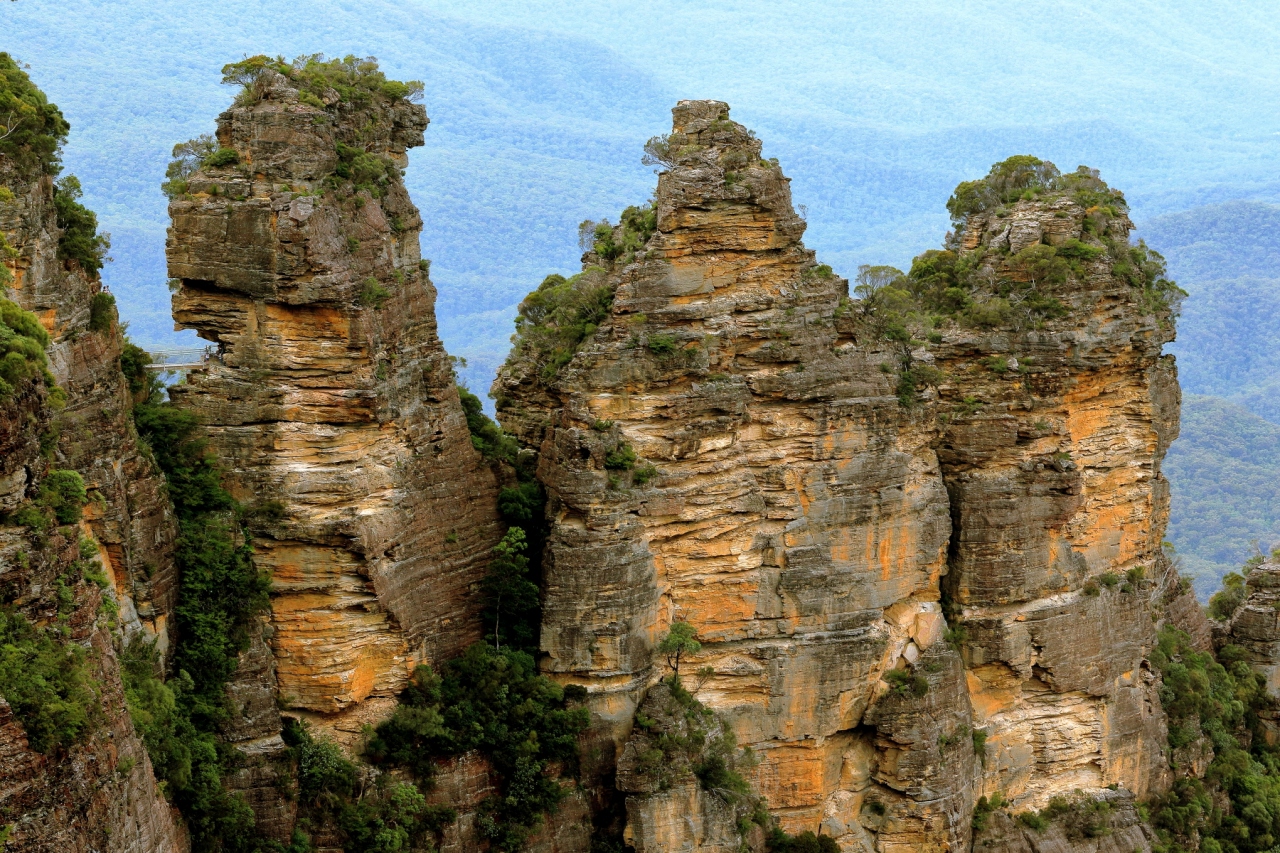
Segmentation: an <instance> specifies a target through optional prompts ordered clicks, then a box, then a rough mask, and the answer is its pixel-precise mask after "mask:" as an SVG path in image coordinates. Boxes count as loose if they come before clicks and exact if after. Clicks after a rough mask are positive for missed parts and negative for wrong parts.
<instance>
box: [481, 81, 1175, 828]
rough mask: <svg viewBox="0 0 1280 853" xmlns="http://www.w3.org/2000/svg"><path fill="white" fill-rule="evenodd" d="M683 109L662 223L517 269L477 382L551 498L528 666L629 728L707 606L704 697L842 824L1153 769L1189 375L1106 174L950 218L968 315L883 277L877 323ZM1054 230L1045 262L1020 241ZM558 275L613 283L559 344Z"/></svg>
mask: <svg viewBox="0 0 1280 853" xmlns="http://www.w3.org/2000/svg"><path fill="white" fill-rule="evenodd" d="M673 114H674V119H675V121H674V128H673V132H672V134H671V135H670V136H669V137H667V138H665V139H663V140H659V141H658V144H657V145H653V146H651V148H652V149H653V150H652V151H651V152H650V153H651V154H654V155H655V156H657V157H658V159H660V160H662V161H663V164H664V165H665V166H666V171H664V172H662V173H661V175H660V177H659V181H658V189H657V193H656V196H655V207H656V231H655V232H654V233H653V234H652V236H649V235H648V234H641V235H640V236H641V237H642V239H640V240H636V239H635V229H634V228H631V226H628V225H626V223H624V225H622V226H619V227H617V228H614V229H613V233H612V235H610V234H609V233H608V229H606V230H605V231H600V232H597V241H596V244H595V248H594V251H592V252H589V253H588V255H587V256H586V257H585V258H584V272H583V273H582V274H581V275H580V276H578V277H575V278H574V279H571V280H569V281H568V282H567V283H565V284H563V285H555V284H554V282H551V280H549V283H544V285H543V288H542V289H540V291H539V292H538V293H537V294H533V295H531V296H530V299H529V300H526V303H525V304H524V306H522V320H521V323H523V324H524V325H521V326H518V328H519V329H520V330H521V332H520V338H519V340H518V341H517V344H516V348H515V350H514V351H513V354H512V356H511V358H510V359H509V360H508V362H507V364H506V366H504V368H503V370H502V371H501V372H500V374H499V377H498V380H497V382H496V383H495V385H494V390H493V394H494V397H495V398H496V399H497V400H498V406H499V418H500V420H501V421H502V423H503V424H504V426H505V427H506V428H507V429H508V430H510V431H512V432H513V433H515V434H517V435H518V436H519V437H520V439H521V440H522V442H523V443H524V444H525V445H526V446H528V447H530V448H533V449H536V450H537V451H538V452H539V454H540V460H539V467H538V476H539V479H540V480H541V481H542V482H543V483H544V485H545V486H546V488H547V492H548V496H549V501H548V510H547V513H548V519H549V522H550V524H551V532H550V536H549V544H548V547H547V553H546V556H545V561H544V616H543V632H542V648H543V651H544V653H545V656H546V657H545V659H544V662H543V666H544V670H545V671H546V672H548V673H550V674H551V675H553V676H554V677H556V678H557V679H559V680H561V681H563V682H566V683H575V684H580V685H583V686H584V687H586V688H587V689H588V690H589V691H590V699H589V703H590V707H591V708H592V710H593V712H594V715H595V717H594V719H595V721H596V722H595V727H596V731H597V733H599V734H600V735H605V734H607V736H608V739H611V740H612V742H613V743H614V744H615V750H616V751H615V755H619V754H624V753H622V745H623V744H624V743H625V742H626V741H627V738H628V734H629V732H630V731H631V726H632V720H633V717H634V714H635V710H636V708H637V705H638V703H639V702H640V701H641V699H642V697H643V696H644V695H645V692H646V690H649V689H651V685H653V684H654V683H655V682H656V680H657V679H658V678H659V677H660V676H661V675H662V674H663V672H664V669H665V668H664V665H663V662H662V660H661V659H660V658H659V657H657V656H655V654H654V648H655V645H656V644H657V643H658V641H659V640H660V639H661V638H662V637H663V636H664V635H665V633H666V632H667V630H668V627H669V626H670V625H671V624H673V623H674V622H677V621H683V622H688V623H690V624H691V625H692V626H693V627H694V628H695V630H696V633H697V637H698V639H699V640H700V641H701V642H702V648H701V651H700V652H699V653H698V654H697V655H695V657H694V659H693V660H691V661H690V662H689V664H688V665H689V666H690V667H691V668H695V669H699V670H701V671H702V672H703V674H704V675H705V677H703V678H700V679H699V680H700V681H701V687H700V689H699V690H698V691H697V698H698V699H700V700H701V701H702V702H704V703H705V704H706V705H707V706H709V707H711V708H713V709H714V710H715V711H716V712H717V713H718V714H719V715H721V716H722V718H723V719H724V720H726V721H727V722H728V723H729V725H731V726H732V728H733V730H734V731H735V733H736V735H737V738H738V740H739V742H740V743H742V744H743V745H748V746H750V747H751V748H752V749H753V750H754V752H755V754H756V756H757V757H758V759H759V764H758V766H757V768H756V769H755V770H754V772H753V773H752V774H751V781H752V783H753V785H754V787H755V789H756V790H757V791H758V792H759V793H760V794H761V795H763V796H764V798H765V799H766V801H767V803H768V806H769V809H770V811H771V812H773V813H774V814H775V815H776V816H777V817H778V818H779V819H780V820H781V822H782V824H783V825H784V826H785V827H786V828H788V829H789V830H792V831H800V830H813V831H819V832H821V833H823V834H828V835H834V836H835V837H836V838H837V839H838V840H839V842H840V844H841V845H842V848H843V849H847V850H873V849H874V850H901V851H906V850H912V851H917V850H944V849H949V850H956V849H965V848H967V846H968V844H969V832H970V830H969V826H970V821H969V816H970V814H971V812H972V810H973V806H974V799H975V798H976V797H977V796H978V795H979V794H981V793H995V792H997V791H1000V792H1003V793H1004V794H1005V796H1006V797H1008V798H1009V799H1011V800H1012V801H1013V802H1014V803H1015V805H1016V806H1017V807H1018V808H1020V809H1026V808H1040V807H1042V806H1044V805H1045V803H1046V802H1047V801H1048V799H1049V798H1050V797H1052V796H1054V795H1056V794H1066V793H1071V792H1073V791H1075V790H1077V789H1080V790H1083V791H1087V792H1088V791H1092V792H1099V791H1103V790H1106V789H1107V788H1108V786H1117V787H1120V788H1123V789H1126V790H1128V791H1130V792H1132V793H1134V794H1136V795H1138V796H1145V795H1147V794H1149V793H1152V792H1157V791H1159V790H1162V789H1163V786H1165V785H1167V784H1168V774H1167V769H1166V768H1167V758H1166V756H1165V754H1164V749H1165V741H1166V739H1165V729H1164V717H1163V714H1162V712H1161V710H1160V703H1159V698H1158V695H1157V692H1156V688H1157V682H1158V678H1157V676H1156V675H1155V674H1153V673H1152V672H1151V668H1150V666H1149V664H1148V662H1147V660H1146V654H1147V652H1148V651H1149V649H1150V648H1151V646H1152V644H1153V643H1154V641H1155V632H1156V628H1157V626H1158V624H1159V623H1160V622H1161V620H1167V619H1169V618H1170V616H1169V614H1170V613H1171V612H1174V613H1183V614H1184V615H1185V613H1189V612H1191V610H1192V609H1193V608H1192V607H1191V606H1190V605H1188V604H1187V600H1188V599H1187V598H1186V596H1185V594H1184V593H1183V592H1182V591H1181V588H1180V587H1179V586H1178V584H1177V583H1176V580H1177V579H1176V575H1175V574H1174V573H1173V572H1172V570H1171V568H1170V566H1169V563H1168V561H1167V559H1166V558H1165V556H1164V554H1163V552H1162V550H1161V547H1160V546H1161V538H1162V534H1163V531H1164V527H1165V522H1166V519H1167V514H1168V485H1167V482H1166V481H1165V480H1164V478H1163V477H1162V475H1161V473H1160V461H1161V459H1162V457H1163V454H1164V452H1165V449H1166V448H1167V447H1168V444H1169V443H1170V442H1171V441H1172V440H1173V439H1174V438H1175V437H1176V435H1177V418H1178V403H1179V395H1178V388H1177V383H1176V378H1175V371H1174V366H1173V361H1172V358H1171V357H1168V356H1163V355H1162V353H1161V348H1162V345H1163V344H1164V343H1166V342H1167V341H1168V340H1170V339H1171V336H1172V322H1171V319H1170V310H1169V307H1168V305H1167V304H1166V302H1164V301H1161V300H1160V299H1158V298H1154V297H1153V296H1152V290H1151V286H1150V283H1148V285H1145V286H1144V285H1142V284H1141V283H1138V284H1135V276H1134V274H1133V268H1134V264H1135V260H1134V257H1131V250H1130V248H1129V241H1128V237H1129V229H1130V227H1131V226H1130V223H1129V221H1128V219H1127V218H1125V216H1124V215H1123V202H1122V199H1119V200H1118V201H1117V199H1118V198H1119V197H1118V196H1110V197H1109V198H1110V199H1111V203H1109V204H1108V205H1105V206H1103V205H1099V204H1098V203H1096V202H1095V201H1090V200H1089V199H1088V198H1087V197H1086V196H1085V195H1082V194H1079V193H1076V194H1073V192H1071V191H1067V190H1063V191H1060V192H1045V193H1041V194H1039V195H1037V194H1035V193H1031V194H1028V195H1027V198H1026V199H1025V200H1022V201H1016V200H1015V201H1014V202H1012V203H1009V204H1007V205H1004V206H999V209H997V206H995V205H993V206H991V207H990V209H988V210H985V211H980V212H978V213H974V214H972V215H969V216H967V217H963V218H962V221H961V222H960V225H961V230H960V231H959V232H958V234H957V235H956V236H955V237H954V238H953V243H952V245H951V249H950V250H949V251H947V252H944V253H935V256H932V260H930V258H926V259H925V260H926V261H928V262H930V263H934V262H944V263H948V264H951V265H953V266H954V267H955V268H957V269H963V270H964V271H965V272H964V275H966V276H967V278H966V280H965V282H966V283H965V284H964V285H963V288H968V291H971V296H972V299H974V300H979V301H981V300H984V299H985V300H986V301H985V302H983V303H982V306H980V307H982V308H984V310H985V311H986V313H979V312H978V311H977V309H975V310H974V311H973V312H971V313H970V314H968V315H965V316H964V317H961V316H959V315H958V314H957V315H955V318H954V319H948V317H947V316H930V310H932V312H933V313H934V314H941V312H942V310H943V309H941V308H938V307H934V308H932V309H925V308H911V309H902V310H907V312H908V313H907V315H904V316H906V317H908V318H909V320H904V321H903V322H904V323H906V325H907V327H909V328H907V327H902V326H901V325H900V326H899V327H898V328H901V329H902V330H901V331H899V332H895V331H894V330H893V329H894V328H895V327H894V325H893V324H894V323H895V322H897V321H896V320H894V318H892V317H888V316H887V315H884V314H878V315H875V316H873V312H874V311H878V310H880V309H876V308H874V304H873V303H874V300H873V299H872V298H871V293H872V292H873V291H874V287H873V288H871V289H870V290H868V291H867V292H864V293H861V294H860V295H861V296H862V297H864V298H863V299H861V300H859V301H850V300H849V299H848V285H847V283H846V282H845V281H843V280H842V279H840V278H838V277H836V276H834V275H832V274H831V272H830V270H829V268H826V267H822V266H820V265H818V264H817V262H816V260H815V258H814V256H813V253H812V252H809V251H808V250H806V249H805V248H804V247H803V245H802V243H801V242H800V236H801V234H802V233H803V230H804V223H803V222H802V221H801V220H800V219H799V218H798V217H797V216H796V215H795V213H794V211H793V210H792V207H791V201H790V194H789V191H788V188H787V182H786V178H785V177H783V175H782V172H781V170H780V169H779V167H778V165H777V164H776V162H772V161H765V160H762V159H761V157H760V150H761V149H760V143H759V141H758V140H756V139H755V137H754V135H752V134H751V133H750V132H749V131H747V130H746V129H745V128H742V127H741V126H740V125H737V124H736V123H734V122H732V121H731V120H730V119H729V118H728V108H727V106H725V105H724V104H722V103H719V102H714V101H696V102H689V101H686V102H681V103H680V104H679V105H678V106H677V107H676V108H675V110H674V113H673ZM1082 175H1083V177H1081V178H1080V179H1079V180H1080V181H1082V182H1085V183H1089V182H1091V181H1092V182H1095V183H1089V186H1090V187H1095V188H1096V186H1099V185H1100V186H1102V187H1105V185H1101V184H1100V182H1097V181H1096V175H1093V176H1090V175H1088V174H1086V173H1082ZM1064 185H1067V186H1076V185H1075V184H1064ZM629 241H630V242H629ZM618 246H629V249H623V250H618V249H617V248H616V247H618ZM1036 247H1039V248H1036ZM1060 247H1065V248H1063V249H1062V255H1061V257H1060V258H1059V259H1058V261H1057V262H1056V265H1054V266H1052V267H1051V272H1052V273H1053V275H1050V276H1046V275H1045V272H1044V268H1043V267H1036V266H1034V264H1031V261H1034V260H1035V259H1037V258H1039V259H1041V260H1044V259H1046V258H1048V259H1050V261H1051V259H1052V258H1053V257H1055V256H1056V255H1057V252H1058V250H1059V248H1060ZM1020 253H1023V254H1020ZM942 256H945V257H942ZM939 258H941V261H939ZM1067 258H1070V259H1071V260H1070V263H1068V262H1067V260H1066V259H1067ZM1045 263H1049V261H1045ZM1029 264H1030V266H1029ZM1064 265H1065V266H1064ZM1028 269H1030V272H1028V271H1027V270H1028ZM925 274H926V273H921V274H919V275H916V276H915V277H914V278H913V279H912V281H916V282H917V284H919V282H920V280H921V278H922V277H923V276H924V275H925ZM948 274H950V273H948ZM903 280H904V281H905V279H903ZM901 286H902V287H903V288H904V289H903V290H901V291H900V293H901V298H902V299H905V300H907V301H910V300H911V299H913V298H915V297H913V296H912V295H911V293H912V291H911V288H912V287H915V286H916V285H901ZM557 287H561V288H562V287H571V288H573V289H574V290H575V292H576V293H578V294H579V299H580V300H586V299H588V298H594V296H593V294H597V293H599V292H602V291H603V292H605V293H607V294H608V295H610V296H611V299H612V301H611V303H610V304H609V308H608V310H607V312H606V316H604V318H603V319H602V320H601V321H600V322H599V323H598V328H595V326H596V325H597V324H595V323H594V322H593V324H592V325H591V326H589V327H587V337H586V339H585V340H584V341H583V342H582V343H581V344H580V345H579V346H578V347H577V348H576V350H575V351H574V352H572V353H571V354H570V355H569V356H564V357H551V358H547V357H545V352H544V351H542V350H540V349H539V344H538V340H540V339H539V338H538V335H539V334H542V332H540V327H539V323H542V324H551V325H554V324H556V323H561V324H563V323H564V322H565V320H564V317H565V315H564V314H563V313H561V314H558V315H557V314H552V315H547V314H545V312H546V311H547V310H548V309H547V308H546V300H548V299H551V298H552V294H553V293H556V292H559V291H557V290H555V288H557ZM923 288H924V285H920V288H919V289H923ZM1028 289H1029V290H1033V291H1035V293H1038V294H1039V296H1038V297H1037V298H1041V297H1043V298H1044V299H1047V300H1049V301H1046V302H1042V303H1036V302H1035V301H1034V300H1033V301H1030V302H1028V301H1025V300H1026V299H1028V298H1029V297H1028V296H1027V290H1028ZM968 291H965V290H964V289H958V290H957V291H956V292H957V293H958V294H960V296H964V298H970V296H965V293H966V292H968ZM946 298H953V299H956V300H959V298H960V297H959V296H954V295H953V296H948V297H946ZM1035 305H1042V306H1049V307H1046V308H1045V309H1044V310H1043V311H1040V312H1039V313H1036V311H1035V310H1033V307H1034V306H1035ZM1028 306H1033V307H1028ZM894 310H899V309H894ZM912 312H915V313H912ZM953 313H954V309H953ZM547 316H550V317H551V319H549V320H548V319H546V317H547ZM925 331H928V335H927V336H926V335H925ZM913 337H920V338H922V340H914V339H913ZM925 337H927V338H928V340H927V342H926V341H925V340H923V338H925ZM1184 612H1185V613H1184ZM948 629H950V633H947V631H948ZM944 637H945V641H944ZM607 774H608V768H601V769H600V770H599V777H598V781H597V784H600V785H606V786H607V782H606V781H603V780H606V779H607ZM672 790H674V789H672ZM672 796H674V795H672ZM690 796H692V794H691V795H690ZM629 802H631V801H629ZM683 808H685V806H679V805H676V804H675V803H674V800H673V804H672V805H671V806H670V809H668V811H669V812H671V813H670V814H667V815H666V817H665V818H664V817H663V815H660V814H654V813H648V814H646V815H645V816H643V819H641V818H640V816H638V815H633V816H632V821H631V829H630V830H629V831H630V832H631V833H632V835H633V837H640V835H637V833H640V834H641V835H643V834H645V833H651V831H656V830H652V828H653V827H660V826H665V825H668V824H670V825H675V823H674V814H675V812H676V811H678V810H680V809H683ZM690 808H692V807H690ZM673 810H674V811H673ZM666 818H671V819H672V820H667V819H666ZM682 831H683V830H682ZM646 837H647V836H646ZM680 843H681V844H685V843H686V842H685V841H681V842H680ZM708 843H710V842H708ZM686 846H687V845H686ZM713 848H714V845H711V846H710V847H705V846H704V847H699V846H698V845H697V844H694V846H693V847H690V849H713Z"/></svg>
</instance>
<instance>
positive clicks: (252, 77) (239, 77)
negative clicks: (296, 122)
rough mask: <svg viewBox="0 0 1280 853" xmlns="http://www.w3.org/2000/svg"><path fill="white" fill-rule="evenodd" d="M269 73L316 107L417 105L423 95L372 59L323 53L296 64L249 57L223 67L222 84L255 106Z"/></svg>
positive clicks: (415, 83)
mask: <svg viewBox="0 0 1280 853" xmlns="http://www.w3.org/2000/svg"><path fill="white" fill-rule="evenodd" d="M268 70H271V71H275V72H277V73H279V74H282V75H284V76H285V77H287V78H288V79H289V80H290V82H292V83H293V84H294V85H295V86H297V87H298V90H299V92H300V93H301V94H302V95H309V96H310V97H309V98H301V100H303V101H304V102H305V103H309V104H311V105H312V106H317V107H324V106H325V103H326V98H327V97H329V96H332V97H334V98H335V99H336V100H337V101H338V102H339V103H343V104H353V105H356V106H365V105H368V104H371V103H373V102H374V101H377V100H383V101H398V100H406V101H416V100H418V99H419V98H421V97H422V92H423V87H422V83H421V82H420V81H418V80H410V81H407V82H403V83H402V82H400V81H398V80H388V79H387V77H386V75H385V74H383V73H382V71H380V70H379V69H378V60H377V59H376V58H374V57H372V56H369V57H364V58H361V57H357V56H351V55H348V56H344V57H343V58H342V59H325V57H324V54H321V53H313V54H309V55H303V56H299V57H297V58H296V59H294V60H293V62H286V61H285V58H284V57H283V56H277V57H274V58H273V57H269V56H266V55H264V54H259V55H257V56H251V57H247V58H245V59H243V60H241V61H240V62H232V63H229V64H227V65H224V66H223V67H222V82H223V83H228V84H232V85H238V86H241V87H242V92H241V95H240V97H239V98H237V103H240V104H252V103H255V102H257V101H258V100H259V99H260V98H261V97H262V95H263V88H262V81H263V78H264V76H265V74H266V72H267V71H268Z"/></svg>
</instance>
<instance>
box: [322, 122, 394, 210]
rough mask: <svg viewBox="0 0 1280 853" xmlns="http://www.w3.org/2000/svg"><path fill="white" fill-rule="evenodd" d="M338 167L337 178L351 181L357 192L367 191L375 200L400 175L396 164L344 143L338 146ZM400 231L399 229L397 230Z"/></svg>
mask: <svg viewBox="0 0 1280 853" xmlns="http://www.w3.org/2000/svg"><path fill="white" fill-rule="evenodd" d="M337 150H338V165H337V166H336V167H335V168H334V170H333V173H334V175H335V176H337V177H339V178H342V179H343V180H349V181H351V183H352V186H353V189H354V190H355V191H357V192H358V191H360V190H367V191H368V192H369V194H370V195H372V196H373V197H374V198H381V197H382V196H383V194H384V193H385V192H386V188H387V185H388V184H389V183H390V181H391V177H392V176H393V175H396V174H398V172H397V171H396V165H395V163H392V162H391V161H390V160H388V159H387V158H386V157H383V156H381V155H379V154H371V153H369V152H368V151H365V150H364V149H363V148H356V147H353V146H350V145H346V144H344V143H342V142H339V143H338V144H337ZM397 230H398V229H397Z"/></svg>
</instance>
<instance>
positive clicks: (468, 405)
mask: <svg viewBox="0 0 1280 853" xmlns="http://www.w3.org/2000/svg"><path fill="white" fill-rule="evenodd" d="M458 397H459V398H460V399H461V400H462V411H463V414H465V415H466V416H467V431H468V432H470V433H471V444H472V446H473V447H475V449H476V450H478V451H480V454H481V455H482V456H484V458H485V459H489V460H497V461H502V462H506V463H507V464H509V465H513V466H514V465H515V464H516V460H517V457H518V456H519V454H520V445H519V444H518V443H517V442H516V440H515V439H514V438H512V437H511V436H509V435H507V434H506V433H505V432H503V431H502V427H500V426H498V425H497V424H496V423H494V422H493V419H492V418H490V417H489V416H488V415H486V414H485V413H484V404H483V403H481V402H480V398H479V397H477V396H476V395H475V394H472V393H471V391H469V390H468V389H467V388H466V387H465V386H463V385H459V386H458Z"/></svg>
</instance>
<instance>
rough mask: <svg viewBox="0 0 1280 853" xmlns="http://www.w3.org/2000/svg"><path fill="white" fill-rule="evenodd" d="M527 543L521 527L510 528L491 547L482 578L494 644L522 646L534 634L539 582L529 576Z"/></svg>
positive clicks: (495, 645) (498, 645)
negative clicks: (526, 554) (491, 551)
mask: <svg viewBox="0 0 1280 853" xmlns="http://www.w3.org/2000/svg"><path fill="white" fill-rule="evenodd" d="M527 547H528V542H527V541H526V539H525V533H524V530H523V529H522V528H520V527H512V528H511V529H509V530H508V531H507V533H506V535H505V536H503V537H502V541H500V542H499V543H498V544H497V545H495V546H494V548H493V560H492V562H490V563H489V573H488V575H486V576H485V579H484V594H485V598H486V599H487V600H488V605H487V607H486V608H485V621H486V623H489V622H491V623H492V624H493V634H492V635H491V636H492V638H493V647H494V648H495V649H498V650H501V649H502V642H503V640H506V642H507V645H510V646H516V647H518V648H521V649H525V648H529V647H531V646H533V645H534V640H535V639H536V637H537V623H538V619H537V614H538V585H537V584H535V583H534V582H533V581H532V580H530V579H529V558H528V557H526V556H525V550H526V548H527Z"/></svg>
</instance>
